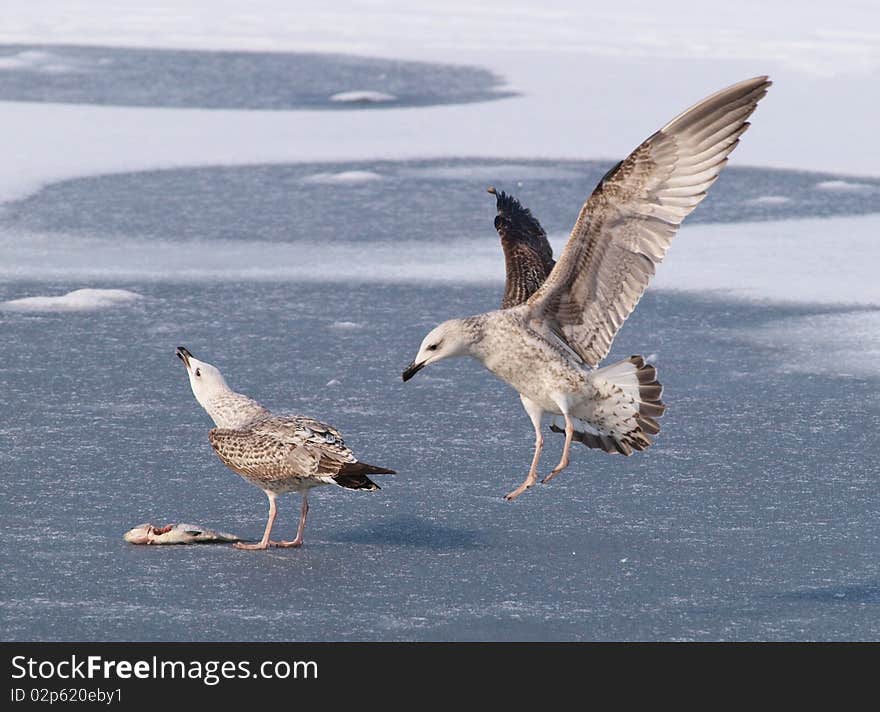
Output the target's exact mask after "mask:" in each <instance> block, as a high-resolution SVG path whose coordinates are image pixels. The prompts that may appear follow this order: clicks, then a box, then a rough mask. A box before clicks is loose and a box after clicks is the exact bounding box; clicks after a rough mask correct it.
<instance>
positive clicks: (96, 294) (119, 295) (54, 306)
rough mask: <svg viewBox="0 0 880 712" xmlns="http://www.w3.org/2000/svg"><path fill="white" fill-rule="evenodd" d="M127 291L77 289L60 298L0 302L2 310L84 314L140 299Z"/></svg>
mask: <svg viewBox="0 0 880 712" xmlns="http://www.w3.org/2000/svg"><path fill="white" fill-rule="evenodd" d="M140 298H141V295H140V294H137V293H136V292H131V291H129V290H127V289H76V290H74V291H72V292H68V293H67V294H61V295H58V296H34V297H19V298H17V299H9V300H7V301H5V302H0V309H3V310H5V311H17V312H82V311H94V310H96V309H107V308H108V307H113V306H116V305H118V304H126V303H128V302H131V301H134V300H136V299H140Z"/></svg>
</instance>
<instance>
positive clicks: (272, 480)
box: [177, 346, 394, 549]
mask: <svg viewBox="0 0 880 712" xmlns="http://www.w3.org/2000/svg"><path fill="white" fill-rule="evenodd" d="M177 356H178V358H180V360H181V361H183V364H184V366H186V370H187V374H188V375H189V382H190V386H191V387H192V390H193V395H195V397H196V400H198V402H199V403H200V404H201V406H202V407H203V408H204V409H205V410H206V411H207V412H208V415H210V416H211V419H212V420H213V421H214V424H215V425H216V426H217V427H216V428H214V429H213V430H211V431H210V432H209V433H208V439H209V441H210V442H211V447H213V448H214V451H215V452H216V453H217V455H218V457H219V458H220V460H221V461H222V462H223V464H225V465H226V466H227V467H229V468H230V469H231V470H232V471H233V472H236V473H237V474H239V475H241V476H242V477H243V478H244V479H245V480H247V481H248V482H250V483H251V484H252V485H254V486H255V487H259V488H260V489H261V490H263V492H265V493H266V496H267V497H268V498H269V519H268V521H267V522H266V528H265V530H264V532H263V537H262V539H261V540H260V542H259V543H256V544H244V543H242V542H236V543H235V546H236V547H238V548H240V549H265V548H266V547H268V546H269V545H272V546H281V547H288V546H291V547H296V546H300V545H301V544H302V541H303V532H304V530H305V525H306V517H307V515H308V511H309V504H308V493H309V490H310V489H312V488H313V487H319V486H320V485H336V486H338V487H344V488H346V489H355V490H377V489H379V487H378V485H376V483H375V482H373V481H372V480H370V478H369V477H367V475H373V474H376V475H393V474H394V470H388V469H386V468H384V467H376V466H375V465H368V464H366V463H364V462H358V460H357V458H356V457H355V456H354V453H353V452H352V451H351V450H349V448H348V447H347V446H346V444H345V442H344V441H343V439H342V435H341V434H340V432H339V431H338V430H336V428H333V427H331V426H329V425H327V424H326V423H322V422H321V421H319V420H315V419H314V418H308V417H306V416H302V415H273V414H272V413H271V412H269V410H268V409H267V408H264V407H263V406H262V405H260V404H259V403H257V401H255V400H253V399H252V398H249V397H248V396H246V395H244V394H242V393H236V392H235V391H233V390H232V389H231V388H230V387H229V385H228V384H227V383H226V380H225V379H224V378H223V375H222V374H221V373H220V371H219V370H218V369H217V368H216V367H215V366H212V365H211V364H209V363H205V362H204V361H199V360H198V359H197V358H195V356H193V355H192V354H191V353H190V352H189V351H188V350H187V349H186V348H184V347H183V346H181V347H179V348H178V349H177ZM287 492H301V493H302V512H301V514H300V520H299V527H298V528H297V533H296V538H295V539H294V540H293V541H281V542H273V541H270V540H269V535H270V534H271V533H272V525H273V523H274V522H275V516H276V512H277V509H276V505H275V500H276V499H277V497H278V496H279V495H282V494H285V493H287Z"/></svg>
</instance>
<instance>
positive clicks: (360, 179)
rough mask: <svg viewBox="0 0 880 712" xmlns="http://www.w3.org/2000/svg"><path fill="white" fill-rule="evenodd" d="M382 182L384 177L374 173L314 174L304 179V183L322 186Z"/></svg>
mask: <svg viewBox="0 0 880 712" xmlns="http://www.w3.org/2000/svg"><path fill="white" fill-rule="evenodd" d="M376 180H382V176H381V175H379V174H378V173H374V172H373V171H342V172H341V173H314V174H313V175H310V176H308V177H306V178H303V182H304V183H317V184H320V185H358V184H360V183H370V182H372V181H376Z"/></svg>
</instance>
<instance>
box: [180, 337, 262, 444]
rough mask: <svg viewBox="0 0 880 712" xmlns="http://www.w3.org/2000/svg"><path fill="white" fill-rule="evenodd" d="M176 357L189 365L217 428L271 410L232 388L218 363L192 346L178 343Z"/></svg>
mask: <svg viewBox="0 0 880 712" xmlns="http://www.w3.org/2000/svg"><path fill="white" fill-rule="evenodd" d="M175 353H176V354H177V358H179V359H180V360H181V361H183V365H184V366H186V373H187V375H188V376H189V385H190V387H191V388H192V392H193V395H194V396H195V397H196V400H197V401H198V402H199V405H200V406H202V408H204V409H205V410H206V411H207V413H208V415H210V416H211V418H212V420H213V421H214V423H215V424H216V425H217V427H218V428H236V427H240V426H242V425H244V424H245V423H248V422H250V421H252V420H254V419H255V418H257V417H260V416H262V415H265V414H267V413H268V412H269V411H268V410H266V409H265V408H264V407H263V406H261V405H260V404H259V403H257V402H256V401H255V400H253V399H251V398H248V397H247V396H245V395H242V394H241V393H236V392H235V391H233V390H232V389H231V388H230V387H229V385H228V384H227V383H226V379H225V378H223V374H222V373H220V370H219V369H218V368H217V367H216V366H212V365H211V364H210V363H207V362H205V361H200V360H199V359H197V358H196V357H195V356H193V355H192V354H191V353H190V352H189V349H187V348H186V347H184V346H178V347H177V351H176V352H175Z"/></svg>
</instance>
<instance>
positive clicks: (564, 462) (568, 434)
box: [541, 415, 574, 485]
mask: <svg viewBox="0 0 880 712" xmlns="http://www.w3.org/2000/svg"><path fill="white" fill-rule="evenodd" d="M573 436H574V424H573V423H572V422H571V418H569V417H568V415H566V416H565V445H564V446H563V448H562V459H561V460H559V464H558V465H557V466H556V467H554V468H553V471H552V472H551V473H550V474H549V475H547V476H546V477H545V478H544V479H543V480H541V484H543V485H546V484H547V483H548V482H549V481H550V480H552V479H553V478H554V477H556V475H558V474H559V473H560V472H562V471H563V470H564V469H565V468H566V467H568V452H569V450H571V439H572V437H573Z"/></svg>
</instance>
